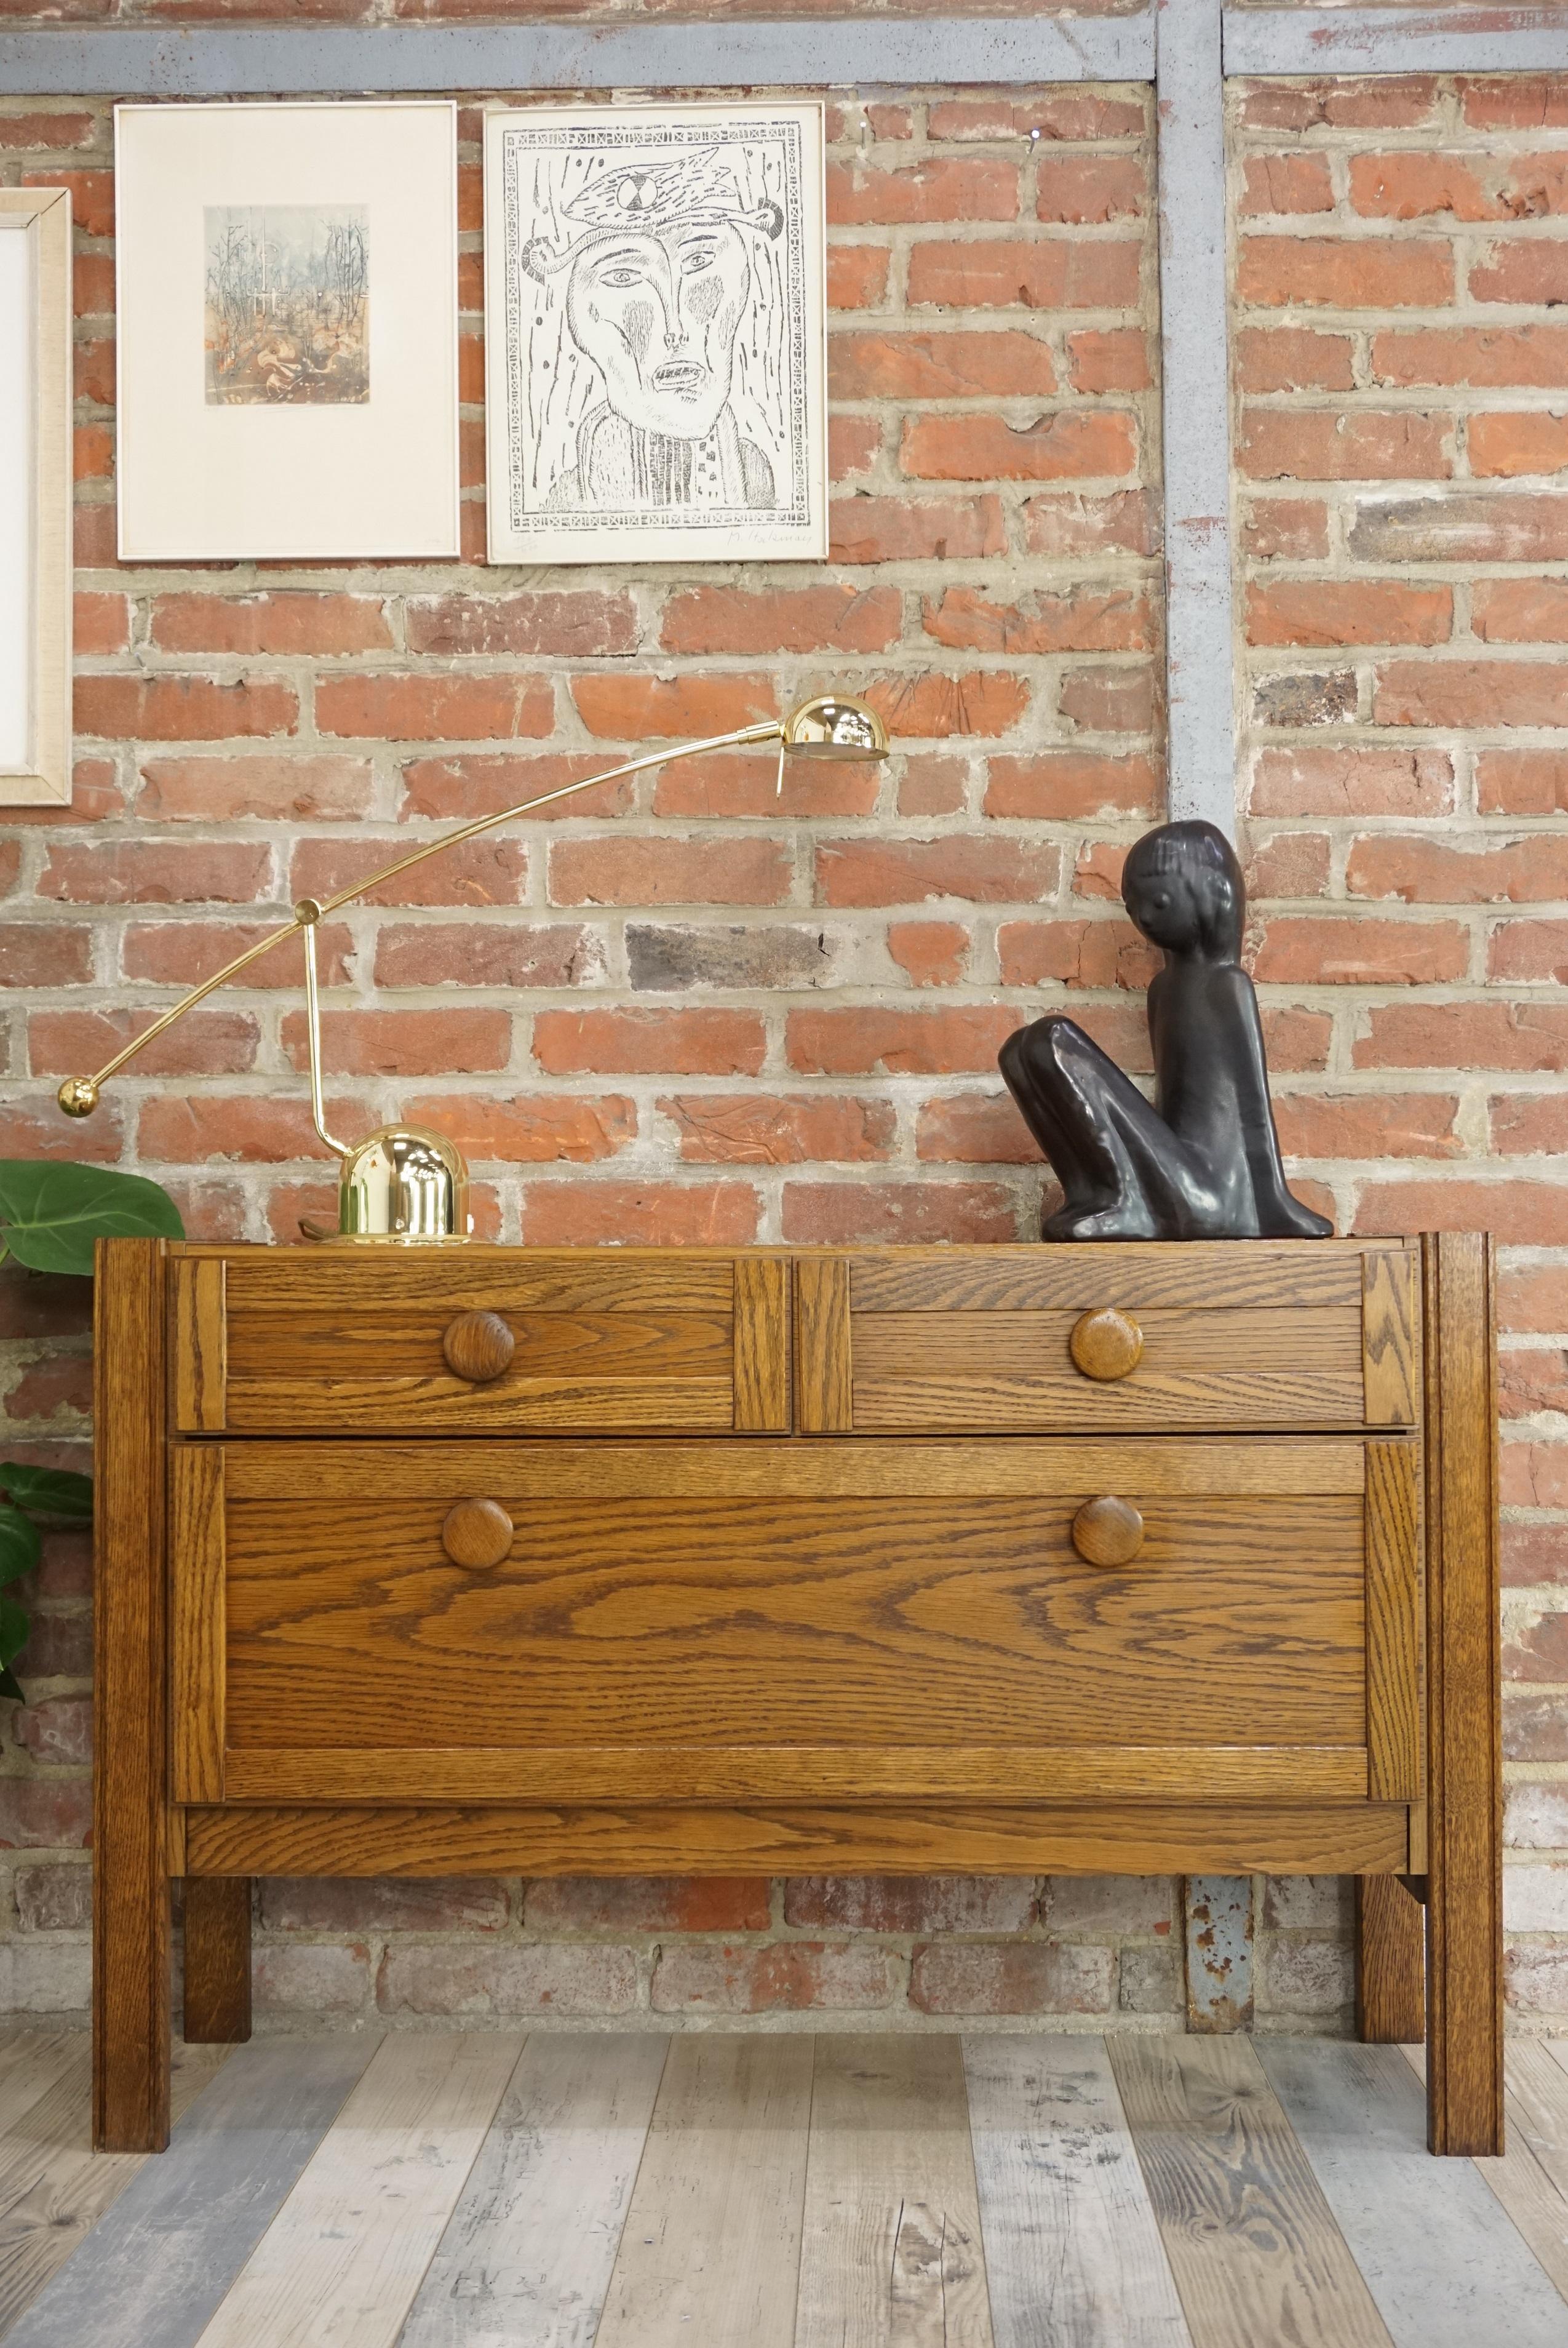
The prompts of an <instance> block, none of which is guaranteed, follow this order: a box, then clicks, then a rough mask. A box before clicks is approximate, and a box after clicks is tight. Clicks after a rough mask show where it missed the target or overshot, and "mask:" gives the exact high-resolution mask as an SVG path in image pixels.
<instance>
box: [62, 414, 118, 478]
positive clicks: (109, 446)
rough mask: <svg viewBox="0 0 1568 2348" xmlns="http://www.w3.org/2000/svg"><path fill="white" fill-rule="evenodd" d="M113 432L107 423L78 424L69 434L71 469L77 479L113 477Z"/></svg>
mask: <svg viewBox="0 0 1568 2348" xmlns="http://www.w3.org/2000/svg"><path fill="white" fill-rule="evenodd" d="M114 458H115V442H114V434H113V432H112V431H111V430H110V429H109V427H108V425H107V424H78V425H77V426H76V427H75V428H74V430H73V432H72V434H71V469H72V473H73V475H74V477H75V479H77V480H78V481H108V480H111V479H113V477H114Z"/></svg>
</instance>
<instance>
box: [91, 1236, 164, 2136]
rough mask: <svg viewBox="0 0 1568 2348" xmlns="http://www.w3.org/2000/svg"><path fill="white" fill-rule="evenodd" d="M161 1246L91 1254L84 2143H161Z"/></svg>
mask: <svg viewBox="0 0 1568 2348" xmlns="http://www.w3.org/2000/svg"><path fill="white" fill-rule="evenodd" d="M164 1307H165V1300H164V1242H163V1241H161V1240H134V1239H124V1240H100V1241H98V1243H97V1276H96V1278H95V1281H94V1286H93V1332H94V1334H93V1416H94V1423H95V1425H96V1426H97V1460H96V1462H95V1467H96V1482H95V1489H94V1496H93V1516H94V1552H93V1616H94V1630H95V1636H96V1655H95V1662H94V1715H93V1754H94V1767H93V1841H94V1858H93V2142H94V2144H95V2145H96V2146H97V2148H98V2149H99V2150H100V2151H103V2152H161V2151H162V2149H163V2147H164V2146H165V2145H166V2144H167V2143H168V2141H169V1870H168V1853H167V1849H166V1835H167V1807H166V1805H167V1796H168V1786H169V1743H168V1704H169V1684H168V1635H169V1634H168V1621H167V1610H166V1601H165V1590H164V1536H165V1520H164V1505H165V1487H164V1441H165V1427H164V1410H165V1395H166V1393H167V1390H168V1389H167V1384H166V1352H165V1343H164V1333H165V1309H164Z"/></svg>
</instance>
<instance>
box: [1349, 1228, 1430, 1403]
mask: <svg viewBox="0 0 1568 2348" xmlns="http://www.w3.org/2000/svg"><path fill="white" fill-rule="evenodd" d="M1419 1270H1420V1259H1419V1256H1418V1255H1417V1254H1416V1252H1415V1251H1414V1250H1413V1249H1411V1248H1400V1249H1399V1250H1397V1251H1396V1250H1390V1251H1389V1252H1388V1253H1387V1254H1384V1253H1382V1252H1378V1253H1375V1254H1369V1255H1365V1256H1363V1257H1362V1259H1361V1276H1362V1281H1363V1283H1364V1286H1363V1293H1362V1303H1361V1345H1362V1373H1361V1375H1362V1385H1363V1390H1364V1393H1365V1395H1366V1408H1367V1424H1368V1426H1414V1425H1415V1424H1416V1421H1417V1419H1418V1418H1419V1416H1420V1373H1419V1336H1418V1332H1417V1325H1416V1285H1417V1277H1418V1274H1419Z"/></svg>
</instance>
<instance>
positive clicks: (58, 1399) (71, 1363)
mask: <svg viewBox="0 0 1568 2348" xmlns="http://www.w3.org/2000/svg"><path fill="white" fill-rule="evenodd" d="M92 1406H93V1378H92V1364H91V1363H90V1362H88V1361H85V1360H79V1359H77V1357H76V1356H75V1355H71V1354H67V1355H65V1356H64V1357H60V1356H56V1358H55V1359H54V1360H52V1361H47V1360H46V1361H42V1362H35V1363H33V1364H32V1365H31V1366H30V1367H29V1368H26V1369H24V1370H23V1371H22V1373H21V1374H20V1375H19V1376H18V1377H17V1379H16V1381H15V1385H13V1386H12V1388H11V1391H10V1393H9V1394H8V1395H6V1397H5V1415H6V1416H7V1418H8V1419H9V1420H10V1421H11V1422H12V1424H13V1426H23V1425H24V1424H26V1423H29V1422H35V1421H38V1420H46V1419H62V1418H63V1419H65V1420H66V1421H67V1423H68V1422H71V1421H77V1422H78V1423H79V1422H85V1421H86V1420H87V1418H89V1417H90V1416H91V1414H92Z"/></svg>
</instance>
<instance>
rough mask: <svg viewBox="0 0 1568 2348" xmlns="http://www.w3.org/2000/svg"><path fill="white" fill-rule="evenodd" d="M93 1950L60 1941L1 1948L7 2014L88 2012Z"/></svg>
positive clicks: (0, 2000) (1, 1991)
mask: <svg viewBox="0 0 1568 2348" xmlns="http://www.w3.org/2000/svg"><path fill="white" fill-rule="evenodd" d="M91 1979H92V1953H91V1951H90V1950H89V1949H87V1947H85V1946H84V1947H82V1948H79V1949H77V1948H71V1947H69V1946H67V1945H63V1944H62V1943H61V1942H59V1941H37V1942H35V1943H34V1945H33V1946H32V1947H28V1946H27V1945H26V1943H22V1944H15V1943H13V1944H11V1945H10V1946H7V1947H4V1948H0V2004H3V2005H4V2007H5V2012H6V2013H59V2014H73V2013H74V2014H80V2013H85V2012H86V2009H87V2003H88V2001H89V1999H90V1997H91Z"/></svg>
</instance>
